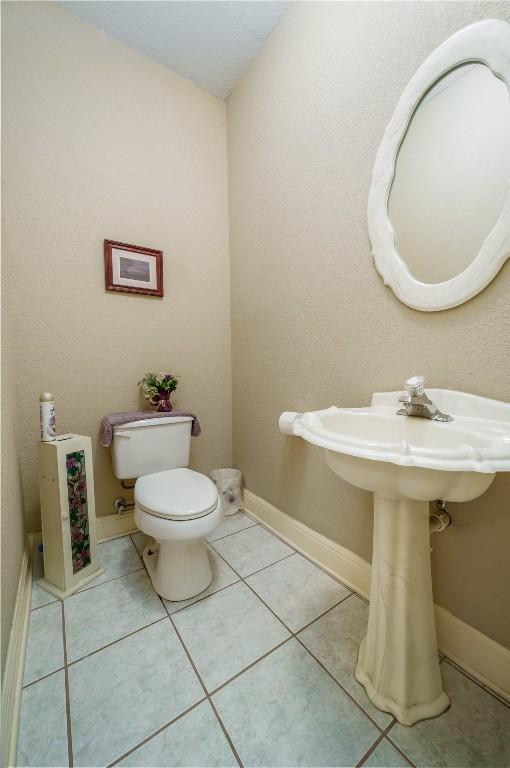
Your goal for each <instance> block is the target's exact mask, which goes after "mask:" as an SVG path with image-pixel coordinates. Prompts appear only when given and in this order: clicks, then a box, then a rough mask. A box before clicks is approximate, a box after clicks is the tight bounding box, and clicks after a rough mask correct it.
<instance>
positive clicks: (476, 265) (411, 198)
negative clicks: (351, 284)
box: [369, 21, 510, 311]
mask: <svg viewBox="0 0 510 768" xmlns="http://www.w3.org/2000/svg"><path fill="white" fill-rule="evenodd" d="M509 62H510V26H509V25H508V24H506V23H505V22H502V21H485V22H479V23H478V24H473V25H472V26H470V27H467V28H466V29H464V30H461V31H460V32H458V33H457V34H456V35H454V36H453V37H452V38H450V39H449V40H447V41H446V43H443V45H442V46H440V47H439V48H438V49H437V50H436V51H435V52H434V53H433V54H432V55H431V56H430V57H429V58H428V59H427V61H426V62H425V63H424V64H423V65H422V66H421V67H420V69H419V70H418V72H417V73H416V75H415V76H414V77H413V79H412V81H411V82H410V83H409V85H408V86H407V88H406V89H405V91H404V93H403V94H402V97H401V99H400V101H399V103H398V105H397V108H396V110H395V114H394V116H393V119H392V122H391V123H390V125H389V126H388V129H387V130H386V133H385V136H384V139H383V142H382V144H381V147H380V148H379V152H378V155H377V158H376V163H375V167H374V179H373V183H372V189H371V192H370V198H369V229H370V237H371V241H372V248H373V256H374V260H375V263H376V267H377V269H378V271H379V272H380V273H381V275H382V277H383V279H384V281H385V283H387V284H388V285H390V287H391V288H392V289H393V291H394V293H396V295H397V296H398V298H400V299H401V300H402V301H403V302H404V303H406V304H408V305H410V306H412V307H414V308H416V309H423V310H426V311H433V310H439V309H447V308H448V307H452V306H455V305H457V304H460V303H462V302H463V301H466V300H467V299H469V298H471V297H472V296H474V295H475V294H476V293H478V292H479V291H480V290H482V288H484V287H485V285H487V283H488V282H490V280H492V278H493V277H494V276H495V275H496V273H497V272H498V270H499V269H500V267H501V266H502V264H503V262H504V261H505V259H506V258H508V256H509V255H510V96H509V83H510V63H509Z"/></svg>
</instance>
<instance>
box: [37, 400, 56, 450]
mask: <svg viewBox="0 0 510 768" xmlns="http://www.w3.org/2000/svg"><path fill="white" fill-rule="evenodd" d="M39 410H40V414H41V440H42V441H43V443H47V442H48V441H50V440H55V398H54V397H53V395H52V394H50V392H41V394H40V396H39Z"/></svg>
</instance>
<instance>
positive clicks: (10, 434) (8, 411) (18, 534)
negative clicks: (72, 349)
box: [0, 269, 25, 678]
mask: <svg viewBox="0 0 510 768" xmlns="http://www.w3.org/2000/svg"><path fill="white" fill-rule="evenodd" d="M2 278H3V280H5V278H6V275H5V270H4V269H2ZM13 351H14V350H13V343H12V338H11V339H9V328H8V318H7V316H6V315H5V314H4V313H2V445H1V450H2V482H1V497H0V513H1V541H2V544H1V558H2V559H1V562H2V601H1V602H2V617H1V622H2V624H1V646H2V654H1V655H2V678H3V673H4V664H5V657H6V653H7V646H8V644H9V633H10V629H11V618H12V615H13V612H14V604H15V601H16V593H17V589H18V579H19V573H20V566H21V559H22V556H23V551H24V547H25V526H24V516H23V498H22V490H21V474H20V468H19V454H18V451H17V446H16V436H15V432H16V430H15V420H16V410H17V409H16V377H15V370H14V367H13V364H14V354H13Z"/></svg>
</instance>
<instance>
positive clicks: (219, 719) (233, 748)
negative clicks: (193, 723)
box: [159, 596, 243, 768]
mask: <svg viewBox="0 0 510 768" xmlns="http://www.w3.org/2000/svg"><path fill="white" fill-rule="evenodd" d="M159 599H160V600H161V602H162V604H163V606H164V608H165V610H166V612H167V614H168V618H169V619H170V623H171V624H172V627H173V628H174V630H175V633H176V635H177V637H178V638H179V641H180V643H181V645H182V647H183V649H184V652H185V654H186V656H187V657H188V660H189V663H190V664H191V666H192V668H193V671H194V672H195V674H196V676H197V678H198V681H199V683H200V685H201V686H202V688H203V690H204V693H205V695H206V698H207V700H208V701H209V702H210V704H211V706H212V708H213V711H214V714H215V715H216V718H217V720H218V722H219V724H220V726H221V729H222V731H223V733H224V734H225V738H226V739H227V741H228V743H229V745H230V748H231V749H232V752H233V753H234V756H235V758H236V760H237V763H238V765H239V768H243V763H242V761H241V758H240V757H239V755H238V752H237V749H236V748H235V746H234V743H233V741H232V739H231V738H230V734H229V733H228V731H227V729H226V728H225V725H224V724H223V720H222V719H221V717H220V716H219V713H218V711H217V710H216V707H215V706H214V705H213V703H212V701H211V696H210V694H209V691H208V690H207V688H206V686H205V683H204V681H203V680H202V676H201V674H200V672H199V671H198V669H197V667H196V665H195V662H194V661H193V659H192V657H191V653H190V652H189V651H188V649H187V647H186V643H185V642H184V640H183V639H182V637H181V633H180V632H179V630H178V629H177V627H176V625H175V622H174V621H172V616H171V614H170V613H168V609H167V607H166V605H165V603H164V602H163V598H162V597H161V596H160V597H159Z"/></svg>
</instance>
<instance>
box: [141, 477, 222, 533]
mask: <svg viewBox="0 0 510 768" xmlns="http://www.w3.org/2000/svg"><path fill="white" fill-rule="evenodd" d="M135 504H136V506H137V507H139V508H140V509H141V510H143V511H144V512H146V513H147V514H149V515H154V516H155V517H161V518H164V519H167V520H175V521H184V520H196V519H197V518H200V517H205V515H208V514H210V513H211V512H212V511H214V510H215V509H216V507H217V505H218V490H217V488H216V486H215V485H214V483H213V482H212V480H210V479H209V478H208V477H206V476H205V475H202V474H201V473H200V472H194V471H193V470H192V469H168V470H165V471H164V472H155V473H153V474H151V475H143V477H139V478H138V480H137V481H136V485H135Z"/></svg>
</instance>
